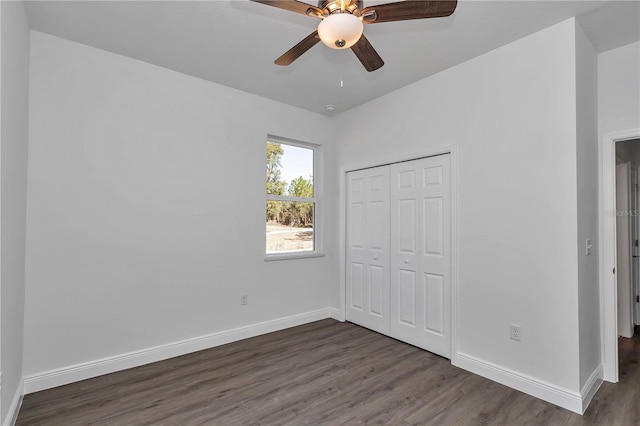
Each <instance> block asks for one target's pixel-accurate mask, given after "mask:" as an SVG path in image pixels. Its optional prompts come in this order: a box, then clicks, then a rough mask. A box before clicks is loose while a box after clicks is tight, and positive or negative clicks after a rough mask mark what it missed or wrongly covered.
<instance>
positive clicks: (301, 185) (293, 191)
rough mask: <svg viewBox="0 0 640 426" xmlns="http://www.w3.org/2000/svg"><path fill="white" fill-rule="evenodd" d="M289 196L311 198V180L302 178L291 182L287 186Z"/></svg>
mask: <svg viewBox="0 0 640 426" xmlns="http://www.w3.org/2000/svg"><path fill="white" fill-rule="evenodd" d="M289 195H292V196H294V197H305V198H311V197H313V179H312V178H311V177H309V179H305V178H303V177H302V176H300V177H299V178H296V179H294V180H292V181H291V183H290V184H289Z"/></svg>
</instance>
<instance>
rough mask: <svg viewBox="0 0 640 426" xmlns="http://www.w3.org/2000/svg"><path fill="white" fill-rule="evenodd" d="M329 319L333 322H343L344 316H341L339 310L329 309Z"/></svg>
mask: <svg viewBox="0 0 640 426" xmlns="http://www.w3.org/2000/svg"><path fill="white" fill-rule="evenodd" d="M329 317H331V318H333V319H334V320H338V321H342V322H344V316H343V315H342V313H340V310H339V309H336V308H329Z"/></svg>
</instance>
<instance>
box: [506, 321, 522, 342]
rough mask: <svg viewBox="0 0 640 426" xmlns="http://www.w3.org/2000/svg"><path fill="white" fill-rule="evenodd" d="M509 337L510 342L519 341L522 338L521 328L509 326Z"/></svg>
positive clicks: (516, 325)
mask: <svg viewBox="0 0 640 426" xmlns="http://www.w3.org/2000/svg"><path fill="white" fill-rule="evenodd" d="M509 330H510V334H509V335H510V336H511V340H516V341H518V342H519V341H520V339H521V338H522V327H520V326H519V325H518V324H511V326H510V328H509Z"/></svg>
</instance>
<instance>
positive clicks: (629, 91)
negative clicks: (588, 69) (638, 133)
mask: <svg viewBox="0 0 640 426" xmlns="http://www.w3.org/2000/svg"><path fill="white" fill-rule="evenodd" d="M633 129H640V42H636V43H631V44H628V45H626V46H622V47H619V48H617V49H613V50H609V51H607V52H603V53H600V54H599V55H598V132H599V133H600V137H601V138H602V136H604V135H606V134H607V133H611V132H620V131H626V130H633Z"/></svg>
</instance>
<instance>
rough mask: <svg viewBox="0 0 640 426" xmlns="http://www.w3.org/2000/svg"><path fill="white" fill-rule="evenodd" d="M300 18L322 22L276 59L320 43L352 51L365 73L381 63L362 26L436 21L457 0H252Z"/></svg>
mask: <svg viewBox="0 0 640 426" xmlns="http://www.w3.org/2000/svg"><path fill="white" fill-rule="evenodd" d="M252 1H254V2H256V3H262V4H266V5H268V6H273V7H277V8H280V9H284V10H288V11H291V12H295V13H300V14H302V15H307V16H311V17H313V18H318V19H321V22H320V24H319V25H318V29H317V30H316V31H314V32H312V33H311V34H309V35H308V36H307V37H305V38H304V39H303V40H302V41H301V42H300V43H298V44H296V45H295V46H293V47H292V48H291V49H289V50H288V51H286V52H285V53H284V54H283V55H282V56H280V57H279V58H278V59H276V60H275V63H276V64H277V65H289V64H291V63H292V62H293V61H295V60H296V59H298V58H299V57H300V56H302V54H303V53H305V52H306V51H307V50H309V49H311V48H312V47H313V46H315V45H316V43H318V42H319V41H322V42H323V43H324V44H325V45H327V46H329V47H330V48H332V49H348V48H351V50H352V51H353V53H355V54H356V56H357V57H358V59H359V60H360V62H361V63H362V65H364V67H365V69H366V70H367V71H375V70H377V69H378V68H380V67H382V66H383V65H384V61H383V60H382V58H381V57H380V55H378V52H376V50H375V49H374V48H373V46H372V45H371V43H369V40H367V38H366V37H365V36H364V34H363V33H362V32H363V29H364V25H363V24H378V23H381V22H391V21H407V20H410V19H426V18H439V17H444V16H449V15H451V14H452V13H453V11H454V10H456V5H457V0H416V1H412V0H407V1H399V2H394V3H386V4H380V5H377V6H370V7H364V4H363V0H319V1H318V7H316V6H312V5H310V4H307V3H304V2H301V1H298V0H252Z"/></svg>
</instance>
